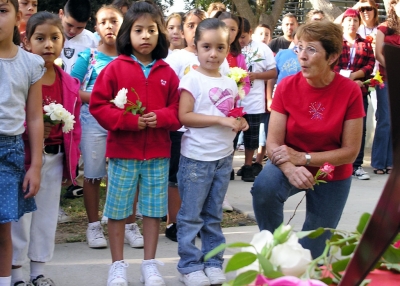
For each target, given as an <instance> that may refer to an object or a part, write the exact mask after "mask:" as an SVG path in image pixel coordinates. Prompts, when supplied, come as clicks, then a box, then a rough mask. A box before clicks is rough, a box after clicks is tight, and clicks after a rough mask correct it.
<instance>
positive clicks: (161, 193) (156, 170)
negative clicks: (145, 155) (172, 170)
mask: <svg viewBox="0 0 400 286" xmlns="http://www.w3.org/2000/svg"><path fill="white" fill-rule="evenodd" d="M168 168H169V158H157V159H151V160H145V161H142V160H132V159H116V158H110V160H109V165H108V191H107V199H106V204H105V206H104V215H105V216H106V217H108V218H111V219H115V220H121V219H125V218H127V217H128V216H130V215H131V214H132V213H133V210H132V205H133V200H134V198H135V195H136V186H139V199H138V204H139V208H140V211H141V213H142V214H143V215H144V216H147V217H153V218H158V217H163V216H165V215H166V214H167V203H168V200H167V199H168V197H167V190H168Z"/></svg>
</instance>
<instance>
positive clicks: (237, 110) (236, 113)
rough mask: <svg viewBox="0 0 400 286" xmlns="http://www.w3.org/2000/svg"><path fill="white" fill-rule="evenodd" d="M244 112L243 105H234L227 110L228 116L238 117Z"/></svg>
mask: <svg viewBox="0 0 400 286" xmlns="http://www.w3.org/2000/svg"><path fill="white" fill-rule="evenodd" d="M245 114H246V112H243V107H236V108H233V109H232V110H230V111H229V113H228V117H235V118H238V117H243V115H245Z"/></svg>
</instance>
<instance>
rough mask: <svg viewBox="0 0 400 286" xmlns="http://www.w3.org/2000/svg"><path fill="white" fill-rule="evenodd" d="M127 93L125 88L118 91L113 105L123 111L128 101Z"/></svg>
mask: <svg viewBox="0 0 400 286" xmlns="http://www.w3.org/2000/svg"><path fill="white" fill-rule="evenodd" d="M127 93H128V90H127V89H126V88H122V89H121V90H120V91H118V94H117V96H116V97H115V99H114V104H115V105H116V106H117V107H119V108H121V109H124V107H125V104H126V103H127V101H128V99H127V98H126V94H127Z"/></svg>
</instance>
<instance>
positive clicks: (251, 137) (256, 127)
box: [243, 113, 264, 150]
mask: <svg viewBox="0 0 400 286" xmlns="http://www.w3.org/2000/svg"><path fill="white" fill-rule="evenodd" d="M263 115H264V113H260V114H246V115H245V116H243V117H244V118H245V119H246V120H247V123H248V124H249V129H247V130H246V131H243V142H244V148H245V149H247V150H256V149H258V146H259V136H260V123H261V119H262V116H263Z"/></svg>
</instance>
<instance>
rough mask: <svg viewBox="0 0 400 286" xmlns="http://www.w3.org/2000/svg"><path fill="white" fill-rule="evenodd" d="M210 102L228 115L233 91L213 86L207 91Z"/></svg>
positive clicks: (231, 106) (231, 105)
mask: <svg viewBox="0 0 400 286" xmlns="http://www.w3.org/2000/svg"><path fill="white" fill-rule="evenodd" d="M208 95H209V97H210V100H211V102H212V103H213V104H214V106H215V107H216V108H217V109H218V110H219V111H221V112H222V113H223V114H225V115H228V113H229V111H230V110H231V109H232V108H233V97H234V96H233V92H232V90H230V89H229V88H227V89H225V90H222V89H220V88H219V87H214V88H212V89H210V91H209V92H208Z"/></svg>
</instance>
